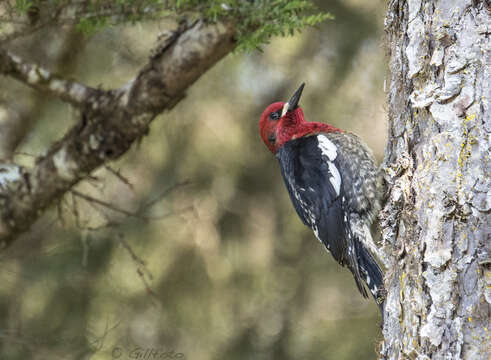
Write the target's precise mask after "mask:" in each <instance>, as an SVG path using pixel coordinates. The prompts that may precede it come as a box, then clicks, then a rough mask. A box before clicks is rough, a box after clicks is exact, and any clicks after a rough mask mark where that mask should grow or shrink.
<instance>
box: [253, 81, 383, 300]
mask: <svg viewBox="0 0 491 360" xmlns="http://www.w3.org/2000/svg"><path fill="white" fill-rule="evenodd" d="M304 85H305V84H302V85H301V86H300V88H299V89H298V90H297V91H296V92H295V94H294V95H293V96H292V97H291V99H290V100H289V101H288V102H286V103H285V102H276V103H273V104H271V105H269V106H268V107H267V108H266V110H264V112H263V114H262V115H261V120H260V122H259V128H260V132H261V137H262V139H263V141H264V143H265V144H266V146H267V147H268V148H269V150H270V151H271V152H272V153H273V154H275V155H276V157H277V158H278V160H279V163H280V168H281V174H282V175H283V179H284V181H285V184H286V188H287V189H288V192H289V194H290V198H291V201H292V202H293V206H294V207H295V210H296V211H297V213H298V216H299V217H300V219H301V220H302V222H303V223H304V224H305V225H307V226H309V227H310V228H312V230H313V232H314V234H315V236H316V237H317V238H318V239H319V240H320V241H321V242H322V243H323V244H324V245H325V246H326V248H327V249H328V250H329V251H330V252H331V254H332V256H334V259H336V261H337V262H338V263H339V264H341V265H343V266H344V265H346V266H347V267H348V268H349V269H350V270H351V272H352V273H353V276H354V278H355V282H356V285H357V286H358V289H359V290H360V292H361V294H362V295H363V296H364V297H367V291H366V289H365V286H364V284H366V287H368V289H369V290H370V292H371V293H372V295H373V297H374V298H375V301H376V302H377V304H378V305H379V307H380V309H381V310H383V301H384V287H383V272H382V270H381V269H380V266H379V265H378V264H377V262H376V261H375V260H374V257H373V256H372V253H373V254H374V255H375V256H376V257H379V259H380V255H379V250H378V248H377V247H376V245H375V244H374V242H373V240H372V236H371V233H370V225H371V224H372V222H373V220H374V219H375V217H376V214H377V212H378V211H379V209H380V200H379V197H380V196H379V195H380V193H381V191H380V190H381V189H380V181H379V176H378V171H377V168H376V166H375V161H374V158H373V155H372V153H371V151H370V150H369V149H368V147H367V146H366V145H365V144H363V142H362V141H361V140H360V139H359V138H358V137H357V136H356V135H354V134H350V133H348V132H345V131H342V130H340V129H337V128H335V127H333V126H331V125H328V124H324V123H318V122H307V121H305V119H304V114H303V111H302V109H301V108H300V107H299V106H298V103H299V100H300V96H301V94H302V90H303V88H304Z"/></svg>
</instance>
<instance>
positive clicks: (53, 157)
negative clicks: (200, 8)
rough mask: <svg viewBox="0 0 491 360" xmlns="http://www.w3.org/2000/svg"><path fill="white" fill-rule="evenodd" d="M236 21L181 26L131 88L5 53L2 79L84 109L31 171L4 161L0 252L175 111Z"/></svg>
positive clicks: (222, 48) (227, 46) (227, 42)
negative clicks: (81, 78) (91, 82)
mask: <svg viewBox="0 0 491 360" xmlns="http://www.w3.org/2000/svg"><path fill="white" fill-rule="evenodd" d="M234 35H235V30H234V27H233V26H232V25H231V24H224V23H220V24H216V25H206V24H205V23H204V22H202V21H196V22H194V23H189V24H181V26H180V27H179V29H178V30H176V31H175V32H173V33H169V34H167V36H162V38H161V39H160V40H159V45H158V47H157V48H156V50H155V51H154V53H153V55H152V56H151V57H150V60H149V62H148V64H147V65H146V66H145V67H144V68H143V69H142V70H141V71H140V73H139V74H138V76H137V77H136V78H135V79H134V80H133V81H131V82H130V83H128V84H127V85H126V86H124V87H122V88H120V89H115V90H102V89H94V88H90V87H88V86H85V85H83V84H80V83H77V82H74V81H69V80H66V79H63V78H61V77H59V76H57V75H55V74H53V73H51V72H49V71H48V70H46V69H43V68H41V67H39V66H37V65H35V64H29V63H27V62H26V61H24V60H23V59H21V58H19V57H17V56H15V55H13V54H11V53H9V52H8V51H5V50H1V49H0V74H3V75H6V76H11V77H13V78H16V79H18V80H19V81H22V82H24V83H26V84H28V85H29V86H31V87H33V88H35V89H38V90H40V91H43V92H45V93H49V94H51V95H53V96H57V97H59V98H61V99H62V100H64V101H66V102H69V103H71V104H72V105H73V106H75V107H76V108H78V109H79V114H80V115H79V120H78V123H77V124H76V125H75V126H74V127H73V128H72V129H71V130H70V131H68V133H67V134H66V135H65V136H64V137H63V138H62V139H61V140H59V141H57V142H56V143H54V144H53V145H52V146H51V147H50V149H49V150H48V151H47V153H46V154H45V155H44V156H40V157H39V158H37V159H36V162H35V166H34V167H33V168H29V169H28V168H24V167H21V166H18V165H16V164H13V163H0V247H5V246H7V245H9V244H10V243H11V242H12V241H13V240H14V239H15V238H16V237H17V235H19V234H20V233H22V232H24V231H26V230H27V229H28V228H29V226H30V225H31V224H32V223H33V222H34V221H35V220H36V219H37V218H38V217H39V216H40V215H41V214H42V213H43V210H45V209H46V208H47V207H48V206H50V205H51V204H53V203H54V202H56V201H57V200H58V199H59V198H60V197H61V196H63V194H64V193H65V192H67V191H68V190H69V189H70V188H71V187H72V186H73V185H75V184H77V183H78V182H79V181H80V180H82V179H84V178H85V177H87V175H89V174H90V172H91V171H93V170H94V169H96V168H97V167H99V166H100V165H102V164H104V163H105V162H107V161H110V160H114V159H116V158H118V157H119V156H121V155H122V154H123V153H125V152H126V151H127V150H128V149H129V147H130V146H131V144H132V143H133V142H134V141H135V140H137V139H139V138H141V137H142V136H143V135H145V134H146V132H147V131H148V126H149V124H150V122H151V121H152V120H153V119H154V118H155V117H156V116H157V115H158V114H160V113H161V112H162V111H164V110H168V109H170V108H172V107H173V106H174V105H175V104H176V103H177V102H178V101H179V100H181V99H182V98H183V96H184V92H185V90H186V89H187V88H188V87H189V86H190V85H192V84H193V83H194V81H196V80H197V79H198V78H199V77H200V75H202V74H203V73H204V72H205V71H206V70H208V69H209V68H210V67H211V66H213V65H214V64H215V63H216V62H217V61H219V60H220V59H221V58H222V57H223V56H225V55H226V54H227V53H229V52H230V51H231V50H233V49H234V47H235V41H234Z"/></svg>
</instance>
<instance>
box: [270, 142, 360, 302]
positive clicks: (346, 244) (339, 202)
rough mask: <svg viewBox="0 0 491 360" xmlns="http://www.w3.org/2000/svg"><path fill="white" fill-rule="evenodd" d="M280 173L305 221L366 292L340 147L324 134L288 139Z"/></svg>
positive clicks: (281, 154) (279, 157) (280, 152)
mask: <svg viewBox="0 0 491 360" xmlns="http://www.w3.org/2000/svg"><path fill="white" fill-rule="evenodd" d="M278 159H279V162H280V167H281V173H282V175H283V179H284V180H285V184H286V187H287V189H288V192H289V194H290V198H291V200H292V202H293V205H294V207H295V209H296V211H297V213H298V215H299V217H300V219H301V220H302V222H303V223H304V224H305V225H307V226H309V227H311V228H312V230H313V232H314V234H315V236H316V237H317V238H318V239H319V240H320V241H321V242H322V243H323V244H324V245H325V246H326V248H327V249H328V250H329V251H330V252H331V254H332V255H333V257H334V259H336V261H337V262H338V263H340V264H341V265H347V266H348V268H349V269H350V270H351V272H352V273H353V275H354V278H355V281H356V284H357V286H358V289H359V290H360V292H361V293H362V294H363V295H364V296H365V297H366V296H367V293H366V290H365V288H364V286H363V283H362V276H361V275H360V269H359V266H358V261H357V249H358V246H357V244H355V241H354V238H353V234H352V233H351V229H350V226H349V215H350V214H349V210H348V209H347V206H348V204H347V201H346V199H345V196H344V193H343V186H342V175H341V172H340V171H339V162H338V149H337V147H336V145H335V144H334V143H333V142H331V141H330V140H329V139H328V138H327V136H325V135H324V134H317V135H313V136H308V137H303V138H299V139H295V140H291V141H289V142H287V143H286V144H285V145H284V146H283V147H282V148H280V149H279V151H278Z"/></svg>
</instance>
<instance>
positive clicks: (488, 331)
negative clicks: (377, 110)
mask: <svg viewBox="0 0 491 360" xmlns="http://www.w3.org/2000/svg"><path fill="white" fill-rule="evenodd" d="M490 14H491V6H490V3H489V1H488V0H440V1H437V0H433V1H431V0H429V1H421V0H408V1H403V0H391V1H390V2H389V9H388V13H387V17H386V24H385V25H386V33H387V44H388V48H389V54H390V64H389V66H390V72H391V75H390V86H389V89H388V101H389V140H388V144H387V148H386V154H385V159H384V163H383V165H382V169H383V172H384V177H385V179H386V182H387V190H388V192H387V203H386V205H385V207H384V210H383V211H382V213H381V224H382V235H383V241H384V247H385V250H386V251H387V252H389V253H390V255H391V258H392V261H393V263H392V265H391V267H390V269H389V270H388V272H387V276H386V286H387V300H386V311H385V321H384V328H383V334H384V342H383V345H382V348H381V351H380V355H381V358H382V359H430V358H431V359H473V360H474V359H490V358H491V355H490V349H491V324H490V313H491V307H490V304H491V241H490V238H491V236H490V235H491V221H490V220H491V214H490V210H491V181H490V165H489V150H490V145H491V142H490V139H489V136H490V132H491V111H490V108H489V107H490V97H491V88H490V81H489V79H490V75H491V74H490V63H491V56H490V40H489V34H490V31H491V26H490V25H491V23H490Z"/></svg>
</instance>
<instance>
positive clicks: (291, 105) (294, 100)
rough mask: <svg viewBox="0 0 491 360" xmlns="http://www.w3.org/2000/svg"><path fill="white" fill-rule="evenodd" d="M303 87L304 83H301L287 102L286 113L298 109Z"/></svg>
mask: <svg viewBox="0 0 491 360" xmlns="http://www.w3.org/2000/svg"><path fill="white" fill-rule="evenodd" d="M304 86H305V83H302V85H300V87H299V88H298V89H297V91H295V94H293V96H292V97H291V98H290V100H288V111H293V110H295V109H296V108H297V107H298V102H299V101H300V96H302V91H303V88H304Z"/></svg>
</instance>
